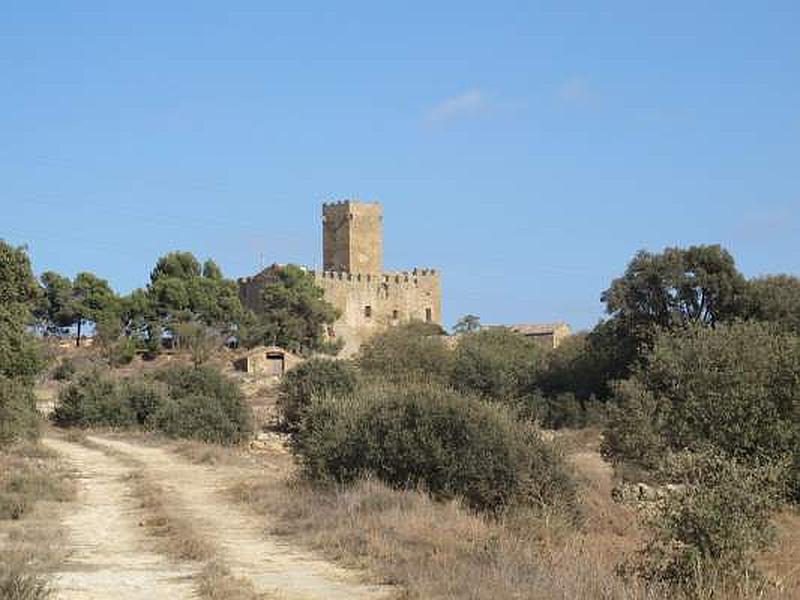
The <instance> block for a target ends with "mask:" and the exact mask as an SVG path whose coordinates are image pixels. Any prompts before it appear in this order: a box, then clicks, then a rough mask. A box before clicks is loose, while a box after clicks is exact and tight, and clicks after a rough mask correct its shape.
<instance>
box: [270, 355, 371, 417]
mask: <svg viewBox="0 0 800 600" xmlns="http://www.w3.org/2000/svg"><path fill="white" fill-rule="evenodd" d="M356 383H357V378H356V373H355V369H354V368H353V365H352V364H350V363H349V362H345V361H341V360H331V359H326V358H312V359H311V360H308V361H306V362H304V363H302V364H301V365H299V366H297V367H295V368H294V369H292V370H290V371H289V372H288V373H286V375H285V376H284V377H283V380H282V381H281V385H280V395H279V396H278V410H279V411H280V418H281V424H282V425H283V427H284V428H286V429H287V430H289V431H294V430H296V429H297V425H298V423H299V420H300V414H301V412H302V410H303V408H304V407H306V406H308V404H310V402H311V398H312V397H314V396H322V395H326V394H327V395H330V396H336V397H341V396H346V395H349V394H352V393H353V392H354V391H355V389H356Z"/></svg>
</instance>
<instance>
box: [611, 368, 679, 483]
mask: <svg viewBox="0 0 800 600" xmlns="http://www.w3.org/2000/svg"><path fill="white" fill-rule="evenodd" d="M615 389H616V398H615V401H614V402H611V403H610V404H609V406H608V424H607V425H606V429H605V431H604V433H603V442H602V446H601V452H602V454H603V456H604V457H605V458H606V459H608V460H611V461H613V462H619V461H623V460H624V461H627V462H629V463H631V464H633V465H635V466H637V467H642V468H644V469H655V468H657V467H658V466H659V465H660V464H661V461H662V459H663V458H664V456H665V455H666V454H667V451H668V446H667V443H666V441H665V439H664V437H663V436H662V435H661V433H660V430H661V428H662V427H663V422H664V418H665V416H664V413H665V411H666V410H667V409H668V406H667V405H666V404H665V403H663V402H661V403H659V402H658V401H657V400H656V399H655V397H653V394H652V393H650V392H649V391H648V390H647V389H645V388H644V387H643V386H642V385H641V383H639V382H638V381H635V380H629V381H621V382H619V383H617V384H616V387H615Z"/></svg>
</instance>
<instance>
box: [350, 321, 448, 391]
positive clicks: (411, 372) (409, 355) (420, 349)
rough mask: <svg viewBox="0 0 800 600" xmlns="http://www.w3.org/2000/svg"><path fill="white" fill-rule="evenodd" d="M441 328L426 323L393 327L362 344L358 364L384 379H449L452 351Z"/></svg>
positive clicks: (440, 380)
mask: <svg viewBox="0 0 800 600" xmlns="http://www.w3.org/2000/svg"><path fill="white" fill-rule="evenodd" d="M440 331H441V328H440V327H438V326H432V325H430V324H427V323H409V324H407V325H402V326H399V327H393V328H392V329H389V330H388V331H385V332H383V333H380V334H378V335H375V336H373V337H372V338H370V340H369V341H368V342H367V343H365V344H364V345H363V346H361V350H360V353H359V356H358V359H357V364H358V366H359V367H360V368H361V370H362V371H363V372H364V373H365V374H366V375H368V376H373V377H376V378H380V379H382V380H388V381H394V382H402V381H407V380H410V379H411V380H413V379H417V380H419V379H426V380H429V381H436V382H442V383H444V382H447V381H448V380H449V379H450V369H451V366H452V360H453V352H452V350H450V349H449V348H448V347H447V346H446V345H445V343H444V341H443V339H442V336H441V334H440Z"/></svg>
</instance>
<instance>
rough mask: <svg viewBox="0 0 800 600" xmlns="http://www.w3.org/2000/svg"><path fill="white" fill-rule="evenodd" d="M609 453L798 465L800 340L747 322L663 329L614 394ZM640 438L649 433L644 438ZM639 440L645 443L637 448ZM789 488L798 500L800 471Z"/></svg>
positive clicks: (625, 455)
mask: <svg viewBox="0 0 800 600" xmlns="http://www.w3.org/2000/svg"><path fill="white" fill-rule="evenodd" d="M617 395H618V398H617V402H618V403H619V405H620V407H621V410H622V411H624V412H627V413H628V414H624V413H618V414H617V415H616V416H615V417H613V418H612V419H611V420H610V421H609V426H608V428H607V431H606V439H607V443H606V453H607V456H609V457H611V458H621V459H632V458H633V459H635V458H636V456H637V455H639V454H641V453H642V452H643V451H644V450H645V449H648V448H649V450H647V451H648V452H651V453H657V452H658V451H659V450H658V447H659V446H660V447H663V448H671V449H673V450H675V451H680V450H683V449H689V450H694V451H703V450H707V449H711V450H714V451H717V452H720V453H722V454H723V455H725V456H728V457H731V458H734V459H737V460H739V461H744V462H747V461H760V462H780V461H783V460H784V459H785V458H786V457H787V456H793V457H794V460H795V463H796V464H800V412H798V410H797V407H798V406H800V338H799V337H797V336H795V335H792V334H787V333H783V332H781V331H779V330H777V329H776V328H775V327H774V326H771V325H768V324H764V323H756V322H747V323H732V324H727V325H726V324H722V325H717V326H716V327H714V328H708V327H701V326H694V327H687V328H685V329H682V330H678V331H675V332H672V333H661V334H660V335H658V336H657V337H656V338H655V342H654V346H653V348H652V350H651V351H649V352H648V353H647V354H646V355H645V357H644V361H643V364H642V365H641V366H639V367H638V368H637V369H636V370H635V371H634V375H633V378H632V382H631V383H630V384H629V385H628V386H626V387H623V388H620V389H619V390H618V392H617ZM642 436H644V437H646V440H645V439H639V440H638V441H637V438H642ZM638 445H641V447H638ZM793 478H794V481H795V483H794V484H793V486H792V491H793V494H794V495H795V497H800V471H797V470H794V471H793Z"/></svg>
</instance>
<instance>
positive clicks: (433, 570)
mask: <svg viewBox="0 0 800 600" xmlns="http://www.w3.org/2000/svg"><path fill="white" fill-rule="evenodd" d="M231 493H232V495H233V496H234V497H235V498H236V499H237V500H239V501H240V502H243V503H245V504H247V505H249V506H250V507H251V508H252V509H253V510H256V511H258V512H259V513H261V514H263V515H265V516H269V517H268V518H269V519H270V522H271V527H272V530H273V532H274V533H277V534H282V535H288V536H291V537H292V538H294V539H296V540H297V541H299V542H300V543H303V544H305V545H307V546H310V547H313V548H315V549H317V550H319V551H321V552H322V553H324V554H325V555H326V556H328V557H329V558H331V559H333V560H337V561H339V562H342V563H344V564H346V565H349V566H354V567H358V568H364V569H367V570H368V571H370V572H372V573H376V574H377V575H378V576H379V577H380V578H381V580H382V582H383V583H390V584H395V585H399V586H401V587H403V588H404V589H405V590H407V597H409V598H425V599H433V598H469V599H473V600H483V599H487V600H489V599H491V600H496V599H497V598H520V599H545V598H547V599H550V598H600V597H603V598H639V597H641V598H644V597H645V596H643V595H640V594H639V592H638V591H636V590H634V591H632V590H630V589H626V588H625V587H624V585H623V583H622V582H621V581H620V580H619V579H618V578H617V577H616V576H615V575H614V573H613V567H614V565H613V564H609V562H608V558H607V556H604V555H602V554H598V552H597V551H596V550H597V548H595V547H593V546H592V544H591V543H590V542H591V540H590V539H588V538H587V536H586V535H584V534H582V533H581V532H579V531H577V530H575V529H574V527H573V526H572V525H570V524H569V519H567V518H562V517H561V516H560V515H558V514H533V513H526V512H517V513H515V514H512V515H508V516H507V517H506V518H504V519H503V520H501V521H496V520H489V519H485V518H482V517H480V516H477V515H475V514H474V513H471V512H469V511H468V510H466V509H464V508H463V507H462V506H461V505H460V504H459V503H458V502H449V503H440V502H435V501H433V500H431V499H430V498H429V497H428V496H427V495H425V494H423V493H420V492H414V491H403V492H398V491H395V490H391V489H389V488H387V487H386V486H384V485H382V484H380V483H378V482H375V481H361V482H359V483H357V484H355V485H353V486H351V487H349V488H346V489H330V490H319V489H315V488H313V487H311V486H309V485H308V484H305V483H302V482H293V483H286V484H283V483H279V482H266V483H261V482H252V481H248V482H241V483H240V484H238V485H237V486H236V487H235V488H234V489H232V490H231Z"/></svg>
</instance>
